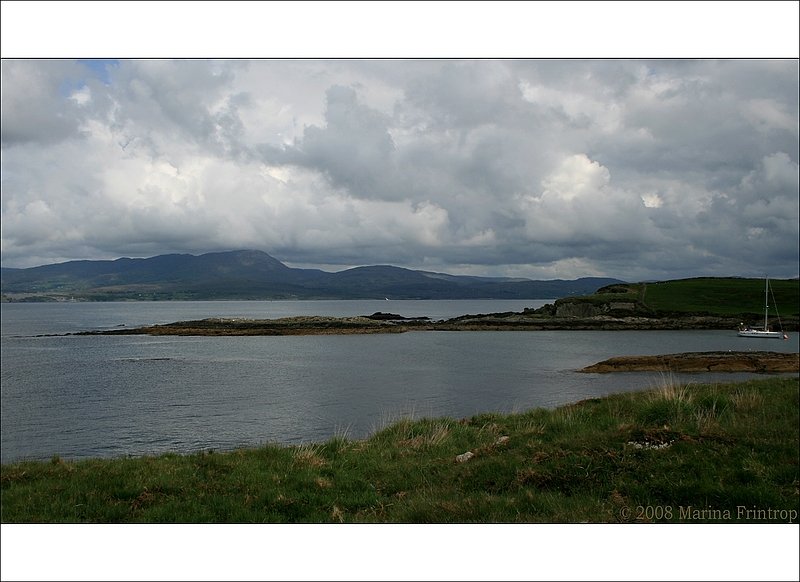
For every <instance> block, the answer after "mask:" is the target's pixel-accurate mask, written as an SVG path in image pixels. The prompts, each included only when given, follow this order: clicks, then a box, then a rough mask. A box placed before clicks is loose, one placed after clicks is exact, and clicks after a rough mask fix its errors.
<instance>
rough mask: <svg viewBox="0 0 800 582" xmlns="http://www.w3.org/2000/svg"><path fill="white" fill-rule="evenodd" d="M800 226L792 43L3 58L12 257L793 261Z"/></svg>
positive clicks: (749, 267) (592, 269)
mask: <svg viewBox="0 0 800 582" xmlns="http://www.w3.org/2000/svg"><path fill="white" fill-rule="evenodd" d="M301 4H302V3H301ZM94 54H97V53H94ZM100 54H102V55H103V56H114V55H113V54H104V53H102V52H101V53H100ZM587 56H591V55H587ZM798 222H799V220H798V61H797V60H796V59H782V58H767V59H765V58H759V59H743V58H721V59H717V58H699V59H691V60H689V59H685V58H680V59H668V58H656V59H639V58H612V59H605V58H566V59H560V58H442V59H439V58H392V59H384V58H348V59H324V58H303V59H293V58H280V59H268V58H257V59H254V58H235V59H213V60H212V59H207V58H193V59H169V58H159V59H150V58H121V59H106V60H81V59H66V58H64V59H61V58H59V59H47V58H36V59H30V58H6V59H4V60H3V61H2V264H3V266H6V267H28V266H34V265H39V264H45V263H53V262H60V261H65V260H72V259H114V258H118V257H122V256H128V257H148V256H153V255H157V254H163V253H172V252H185V253H192V254H200V253H203V252H209V251H221V250H231V249H242V248H248V249H260V250H263V251H266V252H268V253H270V254H271V255H273V256H275V257H276V258H278V259H280V260H282V261H284V262H286V263H287V264H289V265H291V266H298V267H319V268H323V269H326V270H333V271H336V270H341V269H345V268H348V267H352V266H358V265H368V264H392V265H398V266H404V267H409V268H418V269H426V270H435V271H444V272H449V273H454V274H474V275H490V276H495V275H507V276H520V277H529V278H533V279H546V278H575V277H581V276H610V277H618V278H621V279H625V280H630V281H634V280H644V279H667V278H677V277H686V276H704V275H722V276H727V275H736V276H763V275H764V274H765V273H767V274H769V275H770V276H772V277H794V276H797V275H798Z"/></svg>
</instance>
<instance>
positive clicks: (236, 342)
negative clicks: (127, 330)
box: [1, 300, 798, 463]
mask: <svg viewBox="0 0 800 582" xmlns="http://www.w3.org/2000/svg"><path fill="white" fill-rule="evenodd" d="M544 303H547V301H516V300H515V301H501V300H491V301H490V300H487V301H472V300H464V301H391V302H387V301H252V302H247V301H245V302H154V303H59V304H8V303H7V304H2V346H1V347H2V462H4V463H6V462H11V461H14V460H20V459H27V458H33V459H47V458H49V457H51V456H52V455H59V456H61V457H62V458H76V459H77V458H87V457H115V456H124V455H142V454H159V453H164V452H178V453H185V452H191V451H197V450H204V449H209V448H213V449H216V450H223V449H231V448H235V447H239V446H255V445H258V444H263V443H284V444H291V443H302V442H314V441H323V440H326V439H328V438H331V437H332V436H336V435H339V436H346V437H348V438H361V437H364V436H367V435H369V434H371V433H372V432H374V431H376V430H378V429H380V428H381V427H383V426H386V425H387V424H388V423H390V422H392V421H395V420H397V419H399V418H403V417H414V418H420V417H436V416H449V417H453V418H462V417H468V416H472V415H474V414H477V413H481V412H491V411H494V412H519V411H522V410H526V409H529V408H532V407H547V408H552V407H556V406H559V405H562V404H565V403H568V402H574V401H577V400H581V399H584V398H590V397H596V396H602V395H605V394H609V393H612V392H622V391H630V390H639V389H645V388H650V387H653V386H656V385H658V384H659V383H660V382H661V381H662V380H663V379H662V378H661V377H660V374H658V373H653V372H647V373H625V374H605V375H604V374H580V373H577V372H576V370H577V369H579V368H581V367H584V366H587V365H589V364H592V363H595V362H597V361H600V360H603V359H606V358H608V357H612V356H617V355H633V354H643V355H646V354H664V353H675V352H684V351H708V350H771V351H783V352H796V351H797V350H798V334H796V333H793V334H790V336H791V339H790V340H789V341H781V340H754V339H747V338H739V337H737V336H736V332H735V330H730V331H631V332H620V331H615V332H606V331H537V332H524V331H507V332H493V331H482V332H409V333H404V334H385V335H384V334H379V335H341V336H337V335H333V336H286V337H269V336H264V337H163V336H160V337H151V336H64V335H47V334H64V333H70V332H75V331H83V330H97V329H111V328H116V327H121V326H128V327H131V326H137V325H142V324H149V323H167V322H171V321H178V320H185V319H199V318H204V317H214V316H225V317H268V318H274V317H285V316H290V315H309V314H314V315H332V316H345V315H366V314H371V313H374V312H375V311H386V312H392V313H398V314H400V315H404V316H406V317H417V316H429V317H431V318H433V319H444V318H449V317H454V316H457V315H463V314H466V313H491V312H499V311H521V310H522V309H523V308H525V307H533V308H535V307H539V306H541V305H543V304H544ZM751 377H758V376H756V375H754V374H713V375H710V374H685V375H681V376H678V379H680V380H684V381H689V382H691V381H694V382H706V381H727V380H740V379H746V378H751Z"/></svg>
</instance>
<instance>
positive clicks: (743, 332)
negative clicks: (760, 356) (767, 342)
mask: <svg viewBox="0 0 800 582" xmlns="http://www.w3.org/2000/svg"><path fill="white" fill-rule="evenodd" d="M773 303H774V296H773ZM777 311H778V310H777V307H776V309H775V312H776V313H777ZM768 316H769V277H765V287H764V329H757V328H752V327H750V326H749V325H748V326H745V325H744V324H743V323H740V324H739V333H738V334H737V335H738V336H739V337H762V338H774V339H781V338H782V339H789V336H787V335H786V334H785V333H783V330H781V331H772V330H770V328H769V324H768V323H767V317H768ZM778 323H779V324H780V315H779V316H778Z"/></svg>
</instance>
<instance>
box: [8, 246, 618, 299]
mask: <svg viewBox="0 0 800 582" xmlns="http://www.w3.org/2000/svg"><path fill="white" fill-rule="evenodd" d="M0 276H1V277H2V283H1V285H0V291H2V294H3V299H4V300H22V301H47V300H50V301H53V300H56V301H57V300H66V299H82V300H92V301H119V300H162V299H163V300H167V299H187V300H208V299H384V298H389V299H556V298H559V297H565V296H568V295H585V294H589V293H593V292H594V291H596V290H597V289H599V288H600V287H603V286H605V285H610V284H613V283H621V282H622V281H619V280H618V279H610V278H602V277H586V278H581V279H576V280H572V281H569V280H560V279H557V280H549V281H534V280H531V279H518V278H514V279H511V278H503V277H474V276H459V275H448V274H446V273H432V272H428V271H416V270H412V269H403V268H400V267H393V266H389V265H375V266H369V267H356V268H354V269H347V270H345V271H340V272H336V273H331V272H327V271H321V270H319V269H294V268H291V267H288V266H286V265H284V264H283V263H282V262H280V261H279V260H277V259H275V258H274V257H272V256H270V255H268V254H267V253H264V252H262V251H254V250H241V251H229V252H220V253H207V254H204V255H199V256H195V255H189V254H170V255H159V256H156V257H151V258H148V259H129V258H123V259H117V260H114V261H69V262H66V263H58V264H53V265H43V266H40V267H31V268H28V269H9V268H3V269H2V272H0Z"/></svg>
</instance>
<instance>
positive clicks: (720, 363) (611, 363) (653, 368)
mask: <svg viewBox="0 0 800 582" xmlns="http://www.w3.org/2000/svg"><path fill="white" fill-rule="evenodd" d="M578 371H579V372H590V373H599V374H606V373H609V372H659V371H664V372H755V373H791V372H800V354H790V353H781V352H684V353H679V354H666V355H660V356H619V357H615V358H609V359H608V360H604V361H602V362H598V363H596V364H592V365H591V366H587V367H585V368H582V369H580V370H578Z"/></svg>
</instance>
